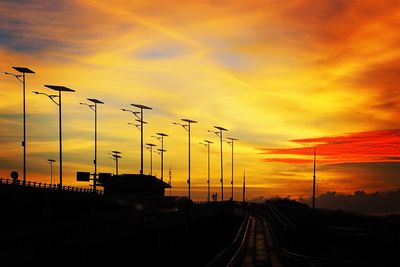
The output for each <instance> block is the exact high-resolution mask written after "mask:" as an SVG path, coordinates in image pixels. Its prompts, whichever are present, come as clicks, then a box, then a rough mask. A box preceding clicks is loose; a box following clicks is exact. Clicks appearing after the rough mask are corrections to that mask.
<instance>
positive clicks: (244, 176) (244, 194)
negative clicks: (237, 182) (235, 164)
mask: <svg viewBox="0 0 400 267" xmlns="http://www.w3.org/2000/svg"><path fill="white" fill-rule="evenodd" d="M245 203H246V171H244V172H243V204H245Z"/></svg>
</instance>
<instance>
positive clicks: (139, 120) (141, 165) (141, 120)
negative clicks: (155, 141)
mask: <svg viewBox="0 0 400 267" xmlns="http://www.w3.org/2000/svg"><path fill="white" fill-rule="evenodd" d="M131 106H134V107H137V108H139V109H140V112H135V111H132V110H130V109H122V111H128V112H131V113H133V115H135V116H136V117H137V118H138V120H137V121H138V122H140V174H143V123H146V122H145V121H143V109H152V108H151V107H147V106H144V105H140V104H131ZM138 114H140V116H138Z"/></svg>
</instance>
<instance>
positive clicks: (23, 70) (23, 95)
mask: <svg viewBox="0 0 400 267" xmlns="http://www.w3.org/2000/svg"><path fill="white" fill-rule="evenodd" d="M13 69H14V70H16V71H18V72H19V73H22V75H20V74H18V75H17V74H14V73H9V72H3V73H4V74H6V75H12V76H14V77H15V78H16V79H17V80H18V81H20V82H21V83H22V102H23V115H22V118H23V130H22V132H23V139H22V147H23V165H24V166H23V173H24V177H23V181H22V184H23V185H25V183H26V86H25V84H26V81H25V73H31V74H32V73H35V72H34V71H33V70H31V69H29V68H26V67H13ZM21 76H22V80H21Z"/></svg>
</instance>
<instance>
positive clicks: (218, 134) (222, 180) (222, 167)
mask: <svg viewBox="0 0 400 267" xmlns="http://www.w3.org/2000/svg"><path fill="white" fill-rule="evenodd" d="M214 128H216V129H218V130H219V131H212V130H208V131H209V132H212V133H215V134H216V135H217V136H219V142H220V147H221V179H220V181H221V201H224V166H223V162H222V132H223V131H228V130H227V129H225V128H223V127H220V126H214Z"/></svg>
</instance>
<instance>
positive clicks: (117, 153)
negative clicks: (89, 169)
mask: <svg viewBox="0 0 400 267" xmlns="http://www.w3.org/2000/svg"><path fill="white" fill-rule="evenodd" d="M111 152H112V155H111V156H112V157H113V159H114V160H115V175H118V159H120V158H122V157H121V156H120V154H121V152H119V151H116V150H114V151H111Z"/></svg>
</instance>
